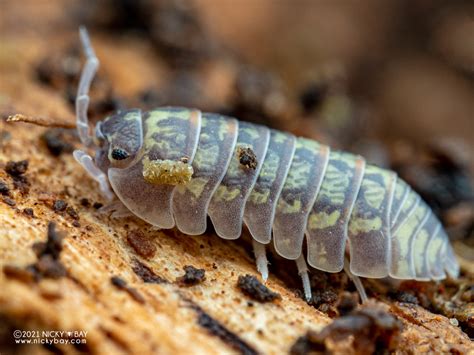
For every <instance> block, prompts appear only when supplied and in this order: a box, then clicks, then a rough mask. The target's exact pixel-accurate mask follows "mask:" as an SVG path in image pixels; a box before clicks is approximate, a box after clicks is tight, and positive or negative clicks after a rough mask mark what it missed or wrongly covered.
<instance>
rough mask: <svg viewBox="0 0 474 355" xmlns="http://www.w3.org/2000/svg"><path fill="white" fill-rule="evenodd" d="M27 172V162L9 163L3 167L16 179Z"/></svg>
mask: <svg viewBox="0 0 474 355" xmlns="http://www.w3.org/2000/svg"><path fill="white" fill-rule="evenodd" d="M27 170H28V160H20V161H9V162H7V165H6V166H5V171H6V172H7V174H8V175H10V176H12V177H18V176H21V175H23V174H25V173H26V171H27Z"/></svg>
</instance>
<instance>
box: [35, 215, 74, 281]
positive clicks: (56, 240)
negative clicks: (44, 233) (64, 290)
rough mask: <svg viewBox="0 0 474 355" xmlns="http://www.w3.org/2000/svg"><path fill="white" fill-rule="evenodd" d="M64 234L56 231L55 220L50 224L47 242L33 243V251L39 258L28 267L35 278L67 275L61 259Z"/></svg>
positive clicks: (55, 277)
mask: <svg viewBox="0 0 474 355" xmlns="http://www.w3.org/2000/svg"><path fill="white" fill-rule="evenodd" d="M63 238H64V237H63V235H62V234H60V233H58V232H57V231H56V225H55V224H54V222H50V223H49V224H48V237H47V240H46V242H37V243H35V244H33V251H34V252H35V254H36V256H37V257H38V260H37V261H36V263H34V264H31V265H29V266H28V267H27V270H29V271H30V272H32V273H33V275H34V277H35V280H36V281H39V280H40V279H41V278H53V279H57V278H60V277H64V276H66V275H67V271H66V269H65V268H64V265H63V264H62V263H61V261H60V260H59V256H60V254H61V251H62V241H63Z"/></svg>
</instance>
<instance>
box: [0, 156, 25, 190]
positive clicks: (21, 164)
mask: <svg viewBox="0 0 474 355" xmlns="http://www.w3.org/2000/svg"><path fill="white" fill-rule="evenodd" d="M27 170H28V160H20V161H9V162H7V164H6V166H5V171H6V172H7V174H8V175H10V176H11V177H12V178H13V186H14V187H15V188H16V189H18V190H20V192H21V193H22V194H27V193H28V191H29V187H30V184H29V182H28V179H27V178H26V176H25V175H24V174H25V173H26V171H27Z"/></svg>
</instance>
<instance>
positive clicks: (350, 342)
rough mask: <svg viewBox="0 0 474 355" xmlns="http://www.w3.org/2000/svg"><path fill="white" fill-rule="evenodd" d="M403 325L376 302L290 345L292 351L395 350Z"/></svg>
mask: <svg viewBox="0 0 474 355" xmlns="http://www.w3.org/2000/svg"><path fill="white" fill-rule="evenodd" d="M401 329H402V324H401V322H400V321H399V320H397V319H396V318H395V317H394V316H393V315H391V314H389V313H388V312H387V310H385V309H384V308H381V307H380V306H379V305H377V304H373V303H370V304H367V305H366V306H365V307H364V308H362V309H359V310H356V311H353V312H351V313H349V314H348V315H346V316H344V317H341V318H338V319H336V320H334V322H332V323H331V324H329V325H328V326H326V327H325V328H324V329H323V330H321V332H319V333H315V332H311V331H310V332H308V333H307V334H306V335H305V336H303V337H300V338H299V339H298V340H297V341H296V343H295V344H294V345H293V347H292V348H291V351H290V353H291V354H295V355H296V354H308V353H311V352H322V353H354V354H373V353H379V352H381V351H392V350H395V349H396V347H397V345H398V343H399V341H400V333H401Z"/></svg>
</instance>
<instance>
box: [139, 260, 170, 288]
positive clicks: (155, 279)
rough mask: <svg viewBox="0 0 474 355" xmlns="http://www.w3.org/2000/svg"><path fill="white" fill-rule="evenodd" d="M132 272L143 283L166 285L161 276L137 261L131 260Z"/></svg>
mask: <svg viewBox="0 0 474 355" xmlns="http://www.w3.org/2000/svg"><path fill="white" fill-rule="evenodd" d="M132 270H133V272H134V273H135V274H136V275H137V276H138V277H139V278H141V279H142V280H143V282H145V283H152V284H164V283H168V281H167V280H165V279H164V278H162V277H161V276H158V275H156V274H155V273H154V272H153V270H152V269H150V268H149V267H148V266H147V265H145V264H143V263H142V262H141V261H140V260H138V259H134V260H133V267H132Z"/></svg>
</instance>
